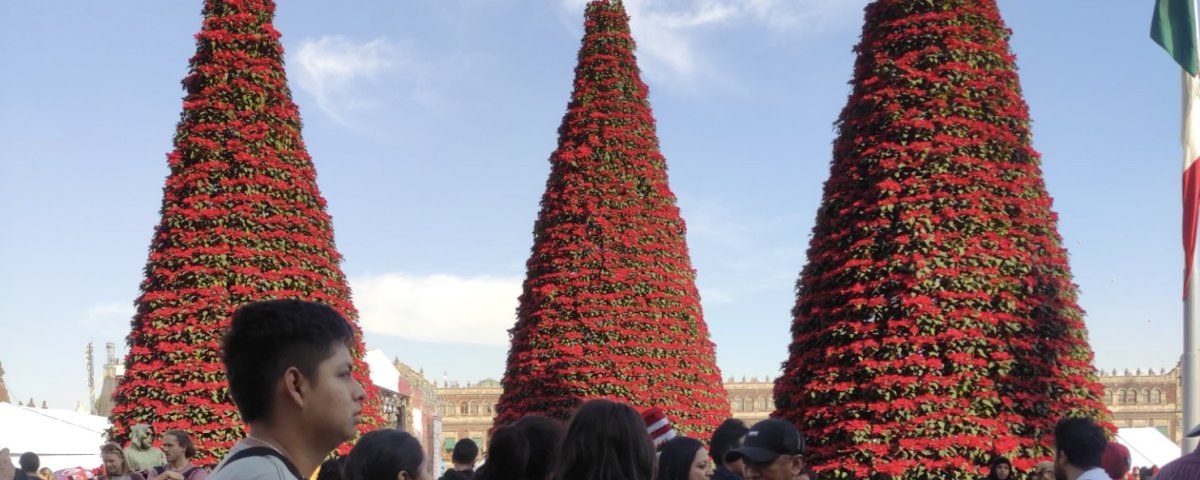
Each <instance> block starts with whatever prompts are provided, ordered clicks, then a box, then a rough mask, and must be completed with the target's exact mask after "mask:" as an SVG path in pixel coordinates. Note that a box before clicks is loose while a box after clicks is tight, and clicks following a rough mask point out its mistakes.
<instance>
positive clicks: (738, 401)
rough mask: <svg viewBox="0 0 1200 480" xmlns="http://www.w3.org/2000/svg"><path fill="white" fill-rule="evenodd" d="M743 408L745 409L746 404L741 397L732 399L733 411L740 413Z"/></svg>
mask: <svg viewBox="0 0 1200 480" xmlns="http://www.w3.org/2000/svg"><path fill="white" fill-rule="evenodd" d="M745 408H746V403H745V401H744V400H742V397H737V398H734V399H733V411H735V412H741V411H743V410H744V409H745Z"/></svg>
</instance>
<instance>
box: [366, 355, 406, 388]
mask: <svg viewBox="0 0 1200 480" xmlns="http://www.w3.org/2000/svg"><path fill="white" fill-rule="evenodd" d="M363 361H364V362H367V366H369V367H371V383H374V384H375V386H376V387H380V388H386V389H388V391H391V392H395V391H396V389H397V388H400V371H398V370H396V366H395V365H392V361H391V360H388V357H387V354H385V353H383V350H380V349H378V348H376V349H374V350H370V351H368V352H367V354H366V355H363Z"/></svg>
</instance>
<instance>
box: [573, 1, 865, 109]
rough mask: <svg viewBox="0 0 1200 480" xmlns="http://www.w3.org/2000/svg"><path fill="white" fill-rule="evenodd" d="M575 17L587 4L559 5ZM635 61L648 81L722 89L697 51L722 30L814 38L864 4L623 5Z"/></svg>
mask: <svg viewBox="0 0 1200 480" xmlns="http://www.w3.org/2000/svg"><path fill="white" fill-rule="evenodd" d="M561 2H562V3H561V5H562V6H563V8H564V9H566V10H567V11H568V12H570V13H571V14H579V13H580V12H581V11H582V10H583V7H584V5H586V3H587V0H561ZM624 3H625V9H626V11H627V12H628V13H629V23H630V28H631V29H632V30H633V36H634V39H635V40H636V41H637V47H638V60H639V63H640V66H641V67H642V70H643V71H644V72H645V73H646V75H647V77H650V78H653V79H654V80H656V81H659V82H670V83H672V84H674V85H675V86H676V87H682V88H687V89H695V87H697V86H698V84H699V83H702V82H713V81H715V82H717V83H724V82H725V81H726V80H725V79H723V78H722V76H723V75H722V74H721V73H720V71H721V69H720V68H719V67H718V66H717V65H713V64H711V63H710V61H709V60H708V59H707V58H706V57H705V56H704V55H703V54H701V53H698V50H700V49H699V48H698V47H697V44H698V43H700V42H701V41H702V39H703V37H704V36H705V35H706V34H708V33H710V32H706V31H705V30H711V29H713V28H715V27H721V26H737V25H749V26H752V27H765V29H767V30H770V31H771V32H773V33H775V34H784V35H802V34H815V33H820V32H823V31H826V30H827V29H829V28H832V27H836V26H840V25H842V24H844V22H845V21H847V20H849V19H853V18H855V14H856V12H860V11H861V10H862V7H863V5H865V4H866V0H625V2H624Z"/></svg>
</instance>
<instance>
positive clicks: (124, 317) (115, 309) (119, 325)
mask: <svg viewBox="0 0 1200 480" xmlns="http://www.w3.org/2000/svg"><path fill="white" fill-rule="evenodd" d="M134 313H137V309H135V308H133V303H131V302H108V303H101V304H97V305H92V306H90V307H88V309H87V311H86V312H85V313H84V316H83V320H82V321H81V322H80V323H81V324H82V325H83V326H84V327H86V328H88V329H90V330H95V331H97V332H103V333H110V334H112V335H113V336H120V337H121V338H124V337H125V335H126V334H127V333H129V325H130V321H131V320H132V319H133V314H134Z"/></svg>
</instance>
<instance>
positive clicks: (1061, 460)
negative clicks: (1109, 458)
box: [1054, 418, 1109, 480]
mask: <svg viewBox="0 0 1200 480" xmlns="http://www.w3.org/2000/svg"><path fill="white" fill-rule="evenodd" d="M1106 445H1108V436H1107V435H1105V433H1104V429H1103V428H1100V426H1099V425H1096V422H1093V421H1092V420H1091V419H1090V418H1063V419H1062V420H1059V421H1058V424H1057V425H1055V426H1054V478H1056V479H1057V480H1109V478H1108V474H1107V473H1105V472H1104V469H1103V468H1100V459H1101V457H1103V456H1104V447H1105V446H1106Z"/></svg>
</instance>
